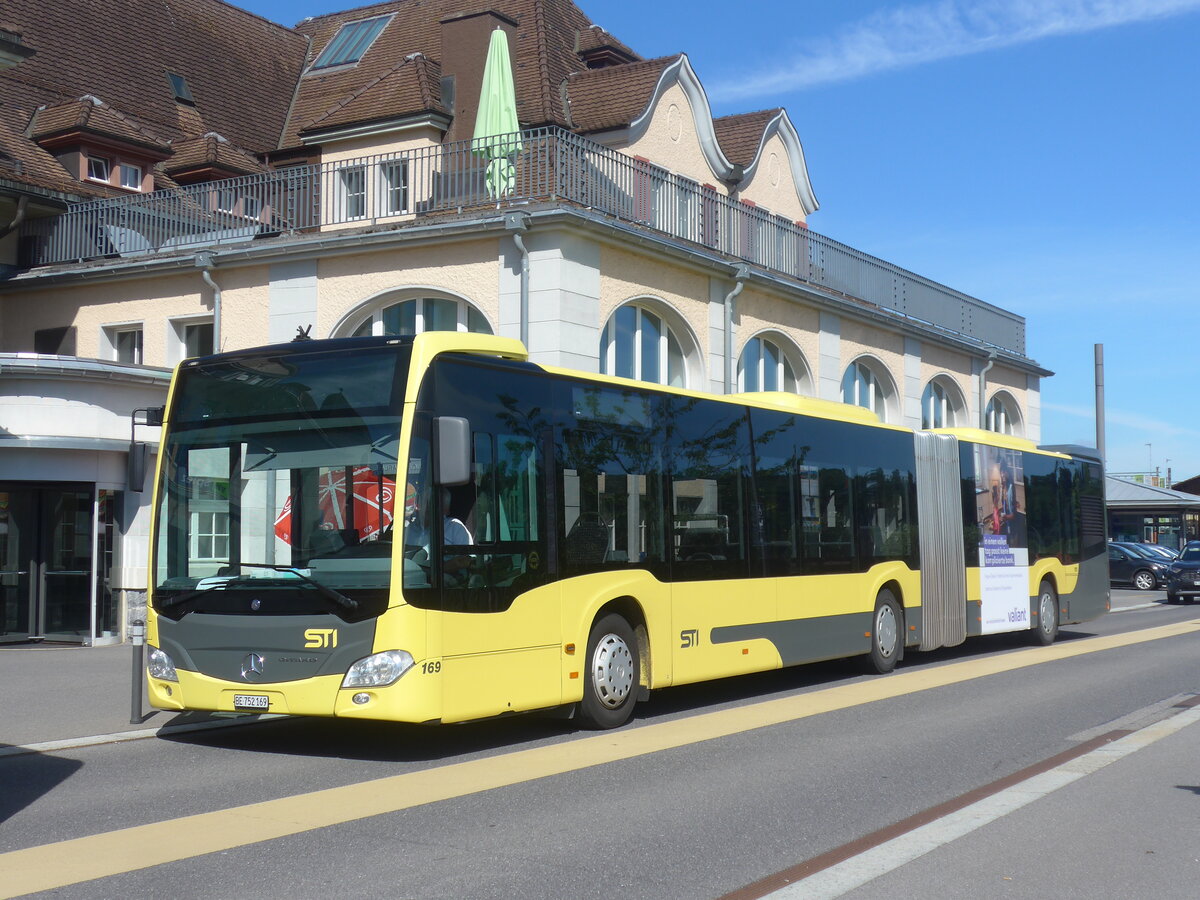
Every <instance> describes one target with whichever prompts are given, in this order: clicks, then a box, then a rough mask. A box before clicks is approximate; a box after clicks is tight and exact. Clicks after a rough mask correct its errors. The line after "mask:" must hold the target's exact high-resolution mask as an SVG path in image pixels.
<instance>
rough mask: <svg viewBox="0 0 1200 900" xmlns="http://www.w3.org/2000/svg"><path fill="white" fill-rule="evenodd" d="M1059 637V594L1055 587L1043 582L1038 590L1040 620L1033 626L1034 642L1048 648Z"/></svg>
mask: <svg viewBox="0 0 1200 900" xmlns="http://www.w3.org/2000/svg"><path fill="white" fill-rule="evenodd" d="M1056 637H1058V592H1057V591H1055V590H1054V585H1052V584H1051V583H1050V582H1048V581H1043V582H1042V584H1041V587H1039V588H1038V620H1037V624H1036V625H1034V626H1033V642H1034V643H1035V644H1039V645H1040V646H1042V647H1048V646H1050V645H1051V644H1053V643H1054V639H1055V638H1056Z"/></svg>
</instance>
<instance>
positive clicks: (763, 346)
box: [737, 337, 806, 394]
mask: <svg viewBox="0 0 1200 900" xmlns="http://www.w3.org/2000/svg"><path fill="white" fill-rule="evenodd" d="M805 375H806V373H805V372H804V370H803V369H802V368H801V369H800V370H799V374H797V366H796V365H794V364H793V363H792V360H791V359H790V358H789V354H788V353H786V352H784V349H783V346H782V345H780V344H778V343H776V342H775V341H773V340H771V339H769V338H766V337H756V338H751V339H750V340H749V341H747V342H746V346H745V348H743V350H742V356H741V358H740V359H739V360H738V370H737V378H738V390H739V391H787V392H789V393H793V394H794V393H796V392H797V391H799V390H801V389H802V387H803V381H804V377H805Z"/></svg>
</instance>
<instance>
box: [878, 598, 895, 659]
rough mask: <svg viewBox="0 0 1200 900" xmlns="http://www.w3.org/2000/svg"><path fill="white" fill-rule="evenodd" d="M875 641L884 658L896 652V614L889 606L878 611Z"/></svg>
mask: <svg viewBox="0 0 1200 900" xmlns="http://www.w3.org/2000/svg"><path fill="white" fill-rule="evenodd" d="M875 640H876V641H877V642H878V645H879V652H880V653H881V654H883V655H884V656H891V655H892V654H893V653H894V652H895V651H896V614H895V612H893V611H892V608H891V607H890V606H884V607H882V608H881V609H880V610H879V615H878V617H877V618H876V620H875Z"/></svg>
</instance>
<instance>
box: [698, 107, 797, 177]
mask: <svg viewBox="0 0 1200 900" xmlns="http://www.w3.org/2000/svg"><path fill="white" fill-rule="evenodd" d="M781 112H783V110H782V109H779V108H776V109H763V110H759V111H758V112H748V113H739V114H737V115H735V116H722V117H721V118H719V119H713V130H714V131H716V133H717V143H718V144H720V145H721V152H723V153H724V154H725V158H726V159H727V160H729V161H730V162H731V163H733V164H734V165H738V166H748V165H750V163H752V162H754V157H755V156H757V155H758V147H759V144H761V143H762V136H763V130H764V129H765V128H766V127H767V123H768V122H770V121H771V120H772V119H774V118H775V117H776V116H777V115H779V114H780V113H781Z"/></svg>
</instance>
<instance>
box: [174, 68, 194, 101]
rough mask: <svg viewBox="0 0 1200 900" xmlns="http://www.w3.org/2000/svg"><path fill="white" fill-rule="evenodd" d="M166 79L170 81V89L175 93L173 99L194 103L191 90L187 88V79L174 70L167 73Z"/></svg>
mask: <svg viewBox="0 0 1200 900" xmlns="http://www.w3.org/2000/svg"><path fill="white" fill-rule="evenodd" d="M167 80H168V81H170V82H171V90H172V91H173V92H174V93H175V99H176V100H178V101H179V102H180V103H191V104H193V105H194V104H195V102H196V101H195V99H193V97H192V92H191V91H190V90H188V84H187V79H186V78H184V77H183V76H182V75H176V74H175V73H174V72H168V73H167Z"/></svg>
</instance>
